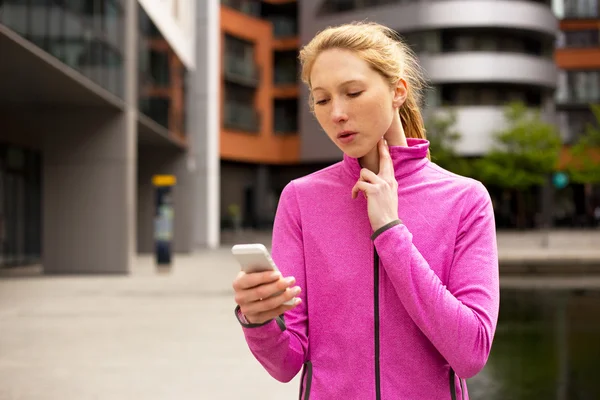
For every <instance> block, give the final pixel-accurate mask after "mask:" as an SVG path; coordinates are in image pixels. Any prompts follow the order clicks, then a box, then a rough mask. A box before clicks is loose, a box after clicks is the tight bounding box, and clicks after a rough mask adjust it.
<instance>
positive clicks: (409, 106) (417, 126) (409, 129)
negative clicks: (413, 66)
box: [399, 90, 431, 159]
mask: <svg viewBox="0 0 600 400" xmlns="http://www.w3.org/2000/svg"><path fill="white" fill-rule="evenodd" d="M399 112H400V121H401V122H402V127H403V128H404V134H405V135H406V137H407V138H414V139H427V136H426V134H425V123H424V122H423V115H422V114H421V110H420V109H419V106H418V104H417V102H416V100H415V96H414V93H412V91H410V90H409V91H408V96H407V97H406V100H405V101H404V104H402V106H400V110H399ZM427 158H429V159H431V156H430V154H429V150H428V151H427Z"/></svg>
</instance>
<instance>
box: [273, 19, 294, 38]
mask: <svg viewBox="0 0 600 400" xmlns="http://www.w3.org/2000/svg"><path fill="white" fill-rule="evenodd" d="M271 23H272V24H273V35H274V36H275V38H284V37H290V36H298V24H297V23H296V21H294V20H293V19H292V18H287V17H274V18H271Z"/></svg>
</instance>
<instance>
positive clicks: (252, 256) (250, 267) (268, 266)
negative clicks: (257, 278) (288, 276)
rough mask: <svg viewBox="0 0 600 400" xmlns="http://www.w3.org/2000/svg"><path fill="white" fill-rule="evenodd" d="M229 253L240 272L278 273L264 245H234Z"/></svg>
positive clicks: (292, 300)
mask: <svg viewBox="0 0 600 400" xmlns="http://www.w3.org/2000/svg"><path fill="white" fill-rule="evenodd" d="M231 253H232V254H233V256H234V257H235V258H236V260H237V261H238V263H240V266H241V267H242V271H244V272H245V273H247V274H250V273H253V272H264V271H279V269H278V268H277V265H275V263H274V262H273V259H272V258H271V254H269V250H267V248H266V247H265V245H263V244H260V243H251V244H236V245H235V246H233V247H232V248H231ZM281 293H283V292H279V293H275V294H274V295H273V296H278V295H280V294H281ZM283 304H286V305H289V306H291V305H294V299H291V300H288V301H286V302H285V303H283Z"/></svg>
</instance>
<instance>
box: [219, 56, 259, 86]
mask: <svg viewBox="0 0 600 400" xmlns="http://www.w3.org/2000/svg"><path fill="white" fill-rule="evenodd" d="M224 64H225V77H226V78H227V79H229V80H231V81H234V82H235V83H238V84H243V85H247V86H252V87H256V86H257V85H258V83H259V81H260V74H259V69H258V66H257V65H256V64H254V62H252V61H248V60H244V59H240V58H238V57H233V56H225V62H224Z"/></svg>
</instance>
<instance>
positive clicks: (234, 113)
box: [224, 103, 260, 133]
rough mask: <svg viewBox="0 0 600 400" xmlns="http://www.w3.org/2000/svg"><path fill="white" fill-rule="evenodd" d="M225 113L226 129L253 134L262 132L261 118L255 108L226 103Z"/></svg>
mask: <svg viewBox="0 0 600 400" xmlns="http://www.w3.org/2000/svg"><path fill="white" fill-rule="evenodd" d="M224 113H225V114H224V118H225V120H224V126H225V128H227V129H234V130H240V131H244V132H252V133H258V132H259V131H260V116H259V114H258V111H256V109H254V107H251V106H249V105H245V104H237V103H225V107H224Z"/></svg>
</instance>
